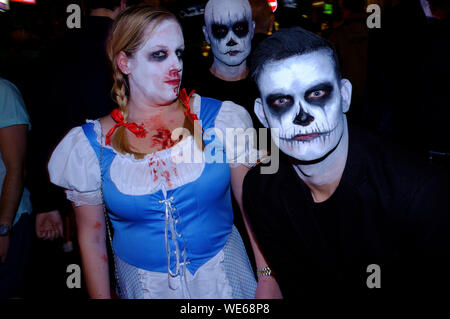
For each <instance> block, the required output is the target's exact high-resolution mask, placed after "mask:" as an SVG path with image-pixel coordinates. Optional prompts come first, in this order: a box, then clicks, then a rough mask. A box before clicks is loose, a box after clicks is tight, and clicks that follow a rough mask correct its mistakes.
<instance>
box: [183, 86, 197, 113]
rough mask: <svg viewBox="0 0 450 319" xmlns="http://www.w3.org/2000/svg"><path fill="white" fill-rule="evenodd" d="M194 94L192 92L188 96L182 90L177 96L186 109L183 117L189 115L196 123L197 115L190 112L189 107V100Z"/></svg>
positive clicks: (193, 91)
mask: <svg viewBox="0 0 450 319" xmlns="http://www.w3.org/2000/svg"><path fill="white" fill-rule="evenodd" d="M194 93H195V90H192V91H191V93H189V95H187V93H186V89H182V90H181V92H180V95H179V99H180V101H181V103H183V105H184V106H185V107H186V111H185V112H184V115H189V117H190V118H191V119H193V120H194V121H198V117H197V114H195V113H192V112H191V107H190V106H189V100H190V99H191V96H192V94H194Z"/></svg>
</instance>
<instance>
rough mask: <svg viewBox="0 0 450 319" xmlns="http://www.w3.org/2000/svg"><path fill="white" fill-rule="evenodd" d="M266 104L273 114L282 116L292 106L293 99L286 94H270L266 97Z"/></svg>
mask: <svg viewBox="0 0 450 319" xmlns="http://www.w3.org/2000/svg"><path fill="white" fill-rule="evenodd" d="M266 103H267V105H268V106H269V108H270V110H272V111H273V112H274V113H275V114H282V113H284V112H286V111H288V110H289V109H290V107H291V106H292V105H294V97H293V96H291V95H286V94H270V95H269V96H267V97H266Z"/></svg>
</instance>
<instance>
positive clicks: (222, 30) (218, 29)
mask: <svg viewBox="0 0 450 319" xmlns="http://www.w3.org/2000/svg"><path fill="white" fill-rule="evenodd" d="M211 31H212V34H213V36H214V37H215V38H216V39H223V38H225V37H226V36H227V34H228V27H227V26H226V25H223V24H216V23H214V24H213V25H212V26H211Z"/></svg>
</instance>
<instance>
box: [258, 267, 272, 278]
mask: <svg viewBox="0 0 450 319" xmlns="http://www.w3.org/2000/svg"><path fill="white" fill-rule="evenodd" d="M256 275H257V276H272V269H270V267H269V266H267V267H264V268H263V269H256Z"/></svg>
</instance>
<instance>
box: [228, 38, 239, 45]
mask: <svg viewBox="0 0 450 319" xmlns="http://www.w3.org/2000/svg"><path fill="white" fill-rule="evenodd" d="M236 44H237V42H236V41H234V39H233V38H230V41H228V42H227V46H228V47H232V46H235V45H236Z"/></svg>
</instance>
